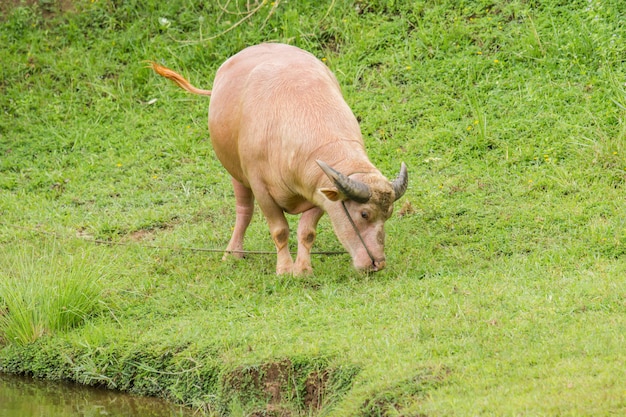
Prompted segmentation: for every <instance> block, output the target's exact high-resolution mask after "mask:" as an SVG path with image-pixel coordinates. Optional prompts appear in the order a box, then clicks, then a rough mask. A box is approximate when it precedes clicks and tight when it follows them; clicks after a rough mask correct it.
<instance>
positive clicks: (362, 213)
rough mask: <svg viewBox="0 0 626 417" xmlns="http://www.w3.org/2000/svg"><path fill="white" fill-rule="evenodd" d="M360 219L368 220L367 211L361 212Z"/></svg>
mask: <svg viewBox="0 0 626 417" xmlns="http://www.w3.org/2000/svg"><path fill="white" fill-rule="evenodd" d="M361 218H363V219H365V220H367V219H369V218H370V214H369V213H368V212H367V211H362V212H361Z"/></svg>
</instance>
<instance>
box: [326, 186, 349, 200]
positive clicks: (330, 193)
mask: <svg viewBox="0 0 626 417" xmlns="http://www.w3.org/2000/svg"><path fill="white" fill-rule="evenodd" d="M320 192H321V193H322V194H324V195H325V196H326V198H327V199H329V200H330V201H340V200H344V199H345V197H344V195H343V194H341V193H340V192H339V190H337V189H336V188H320Z"/></svg>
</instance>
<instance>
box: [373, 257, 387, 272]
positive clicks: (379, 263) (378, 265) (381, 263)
mask: <svg viewBox="0 0 626 417" xmlns="http://www.w3.org/2000/svg"><path fill="white" fill-rule="evenodd" d="M386 265H387V262H386V261H385V258H383V259H378V260H375V261H374V262H372V270H373V271H374V272H376V271H380V270H381V269H385V266H386Z"/></svg>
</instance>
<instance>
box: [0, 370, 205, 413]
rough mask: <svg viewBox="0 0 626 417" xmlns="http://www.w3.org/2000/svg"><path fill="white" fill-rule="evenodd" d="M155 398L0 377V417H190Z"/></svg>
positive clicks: (178, 408)
mask: <svg viewBox="0 0 626 417" xmlns="http://www.w3.org/2000/svg"><path fill="white" fill-rule="evenodd" d="M192 415H193V412H192V411H191V410H190V409H188V408H185V407H180V406H176V405H173V404H170V403H168V402H166V401H163V400H160V399H157V398H145V397H135V396H132V395H128V394H124V393H120V392H116V391H110V390H105V389H97V388H90V387H85V386H82V385H77V384H69V383H60V382H51V381H42V380H35V379H32V378H25V377H20V376H14V375H7V374H2V373H0V416H1V417H52V416H54V417H78V416H80V417H96V416H97V417H100V416H107V417H129V416H140V417H190V416H192Z"/></svg>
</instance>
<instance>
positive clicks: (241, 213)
mask: <svg viewBox="0 0 626 417" xmlns="http://www.w3.org/2000/svg"><path fill="white" fill-rule="evenodd" d="M232 183H233V189H234V190H235V201H236V206H235V207H236V208H235V211H236V213H237V218H236V219H235V228H234V229H233V235H232V237H231V238H230V242H229V243H228V246H227V247H226V252H225V253H224V256H223V257H222V260H225V259H226V258H227V257H228V255H233V256H235V257H237V258H243V255H244V254H243V237H244V235H245V234H246V229H247V228H248V225H250V220H252V214H253V213H254V195H253V194H252V190H251V189H249V188H248V187H246V186H244V185H243V184H242V183H240V182H239V181H237V180H236V179H234V178H233V179H232Z"/></svg>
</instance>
